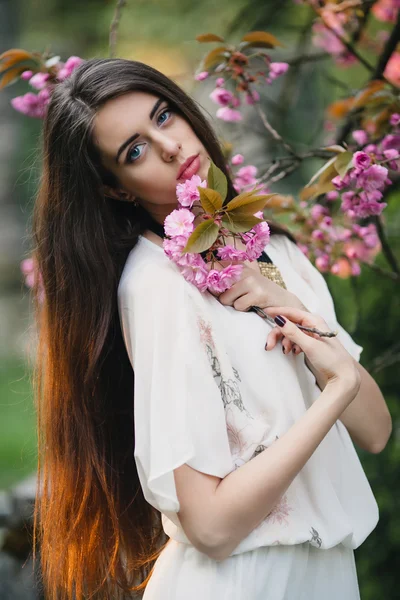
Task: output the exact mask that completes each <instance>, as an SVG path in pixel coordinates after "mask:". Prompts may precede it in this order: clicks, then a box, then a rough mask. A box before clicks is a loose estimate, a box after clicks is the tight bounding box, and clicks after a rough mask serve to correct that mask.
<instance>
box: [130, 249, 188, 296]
mask: <svg viewBox="0 0 400 600" xmlns="http://www.w3.org/2000/svg"><path fill="white" fill-rule="evenodd" d="M144 239H145V238H142V237H140V238H139V240H138V242H137V245H136V246H135V247H134V248H133V249H132V250H131V252H130V253H129V255H128V258H127V260H126V262H125V265H124V268H123V271H122V274H121V277H120V281H119V284H118V298H119V300H123V299H125V298H127V297H132V295H137V294H140V295H142V294H146V295H159V297H160V299H162V297H163V296H162V295H163V294H168V295H169V296H171V295H173V294H174V293H177V292H178V290H181V289H182V287H183V285H184V283H186V281H185V279H184V277H183V276H182V275H181V273H180V272H179V269H178V268H177V266H176V265H175V264H174V263H173V262H172V261H170V260H169V259H168V257H167V256H166V255H165V254H164V251H163V249H162V248H161V247H159V246H155V244H153V243H152V242H149V241H148V240H146V242H143V240H144ZM152 246H155V247H154V248H152Z"/></svg>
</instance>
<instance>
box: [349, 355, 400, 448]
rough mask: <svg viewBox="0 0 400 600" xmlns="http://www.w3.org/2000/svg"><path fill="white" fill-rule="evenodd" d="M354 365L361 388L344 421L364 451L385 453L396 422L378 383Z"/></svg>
mask: <svg viewBox="0 0 400 600" xmlns="http://www.w3.org/2000/svg"><path fill="white" fill-rule="evenodd" d="M354 362H355V363H356V366H357V368H358V370H359V373H360V376H361V386H360V390H359V392H358V394H357V396H356V397H355V398H354V400H353V402H352V403H351V404H350V406H348V407H347V408H346V410H344V411H343V413H342V414H341V416H340V420H341V422H342V423H343V425H345V427H346V429H347V430H348V432H349V434H350V436H351V438H352V440H353V441H354V442H355V443H356V444H357V445H358V446H360V448H362V449H363V450H367V451H368V452H372V453H373V454H377V453H378V452H382V450H383V449H384V448H385V446H386V444H387V442H388V440H389V438H390V435H391V433H392V418H391V416H390V412H389V409H388V407H387V404H386V402H385V399H384V397H383V396H382V392H381V391H380V389H379V387H378V385H377V383H376V382H375V380H374V379H373V378H372V377H371V375H370V374H369V373H368V371H366V370H365V369H364V367H363V366H361V365H360V364H359V363H357V362H356V361H354Z"/></svg>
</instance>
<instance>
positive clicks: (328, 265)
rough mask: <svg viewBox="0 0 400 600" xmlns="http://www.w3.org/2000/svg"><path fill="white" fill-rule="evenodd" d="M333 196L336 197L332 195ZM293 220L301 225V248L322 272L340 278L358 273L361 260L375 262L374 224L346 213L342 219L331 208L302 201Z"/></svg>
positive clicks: (377, 250)
mask: <svg viewBox="0 0 400 600" xmlns="http://www.w3.org/2000/svg"><path fill="white" fill-rule="evenodd" d="M328 199H329V198H328ZM332 199H334V198H332ZM292 220H293V221H294V222H296V223H297V224H300V225H301V229H300V231H299V234H298V236H297V237H298V241H299V247H300V249H301V250H302V252H304V254H305V255H306V256H307V257H308V258H310V259H311V260H313V262H314V263H315V266H316V267H317V269H318V270H319V271H321V272H322V273H327V272H330V273H332V274H334V275H337V276H338V277H341V278H346V277H350V276H351V275H353V276H357V275H359V274H360V272H361V267H360V263H362V262H365V263H371V262H373V260H374V258H375V256H376V254H377V253H378V252H379V250H380V241H379V237H378V234H377V231H376V227H375V225H374V224H373V223H370V224H368V225H366V226H361V225H359V224H358V223H354V221H353V220H352V219H350V218H349V217H348V216H347V215H343V216H342V219H341V222H338V220H337V219H335V220H334V219H333V218H332V216H331V207H329V208H328V207H325V206H322V205H321V204H314V205H313V206H311V207H310V206H309V205H308V203H307V202H301V203H300V205H299V206H298V208H297V211H296V213H295V214H293V215H292Z"/></svg>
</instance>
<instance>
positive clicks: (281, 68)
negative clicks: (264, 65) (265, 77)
mask: <svg viewBox="0 0 400 600" xmlns="http://www.w3.org/2000/svg"><path fill="white" fill-rule="evenodd" d="M288 68H289V64H288V63H285V62H272V63H271V64H270V65H269V78H270V79H276V78H277V77H280V76H281V75H283V74H284V73H286V71H287V70H288Z"/></svg>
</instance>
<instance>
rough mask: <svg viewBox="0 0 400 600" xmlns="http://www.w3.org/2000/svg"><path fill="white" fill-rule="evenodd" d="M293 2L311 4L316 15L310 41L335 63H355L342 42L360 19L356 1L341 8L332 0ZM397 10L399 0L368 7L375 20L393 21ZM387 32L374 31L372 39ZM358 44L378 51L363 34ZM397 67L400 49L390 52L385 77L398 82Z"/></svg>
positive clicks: (384, 0) (382, 38)
mask: <svg viewBox="0 0 400 600" xmlns="http://www.w3.org/2000/svg"><path fill="white" fill-rule="evenodd" d="M294 1H295V3H296V4H308V5H309V6H311V7H313V8H314V9H315V11H316V13H317V15H318V18H317V20H316V21H315V22H314V23H313V26H312V31H313V40H312V41H313V44H314V45H315V46H317V47H319V48H322V49H323V50H325V51H326V52H328V53H329V54H331V55H332V57H333V58H334V59H335V62H336V63H337V64H338V65H340V66H342V67H347V66H351V65H353V64H355V63H356V62H357V57H356V56H355V55H354V54H352V53H351V52H350V51H349V50H348V49H347V48H346V45H345V44H344V43H343V42H344V41H349V40H350V39H351V36H352V34H354V33H355V32H356V31H357V28H358V26H359V22H360V16H361V15H362V13H360V11H359V10H358V9H359V4H358V3H353V4H352V3H347V5H346V6H345V4H346V3H345V2H343V8H342V9H340V7H339V6H338V4H340V3H335V2H332V0H326V1H325V2H320V1H317V0H303V1H302V0H294ZM399 9H400V0H378V1H377V2H374V3H373V5H372V7H371V12H372V14H373V15H374V17H375V19H377V21H381V22H386V23H395V22H396V20H397V16H398V13H399ZM387 35H388V33H387V31H386V30H381V31H378V32H376V33H375V35H374V38H375V40H376V41H380V42H381V43H382V42H383V43H384V42H385V41H386V38H387ZM359 43H360V45H361V46H364V47H365V48H368V47H371V48H372V47H373V46H375V51H378V52H380V49H379V48H377V45H376V42H375V41H374V40H373V39H371V38H370V37H369V36H367V35H365V34H364V35H363V36H362V38H360V40H359ZM399 68H400V52H396V51H395V52H393V53H392V55H391V57H390V59H389V61H388V63H387V65H386V67H385V70H384V76H385V77H386V79H388V80H389V81H391V82H392V83H394V84H395V85H398V84H399V83H400V78H399Z"/></svg>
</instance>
